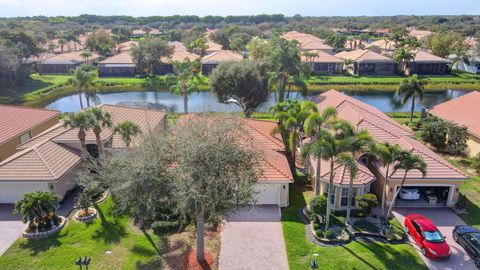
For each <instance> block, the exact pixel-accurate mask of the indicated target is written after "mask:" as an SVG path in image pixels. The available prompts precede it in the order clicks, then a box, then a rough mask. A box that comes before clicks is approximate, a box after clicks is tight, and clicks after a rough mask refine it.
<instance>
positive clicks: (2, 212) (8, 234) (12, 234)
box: [0, 204, 26, 256]
mask: <svg viewBox="0 0 480 270" xmlns="http://www.w3.org/2000/svg"><path fill="white" fill-rule="evenodd" d="M12 209H13V205H12V204H0V232H1V236H0V256H1V255H2V254H3V253H5V251H7V249H8V248H9V247H10V246H11V245H12V244H13V242H15V240H17V238H18V237H20V236H21V235H22V232H23V230H24V229H25V227H26V225H25V224H23V222H22V218H21V217H20V216H18V215H17V216H14V215H13V214H12Z"/></svg>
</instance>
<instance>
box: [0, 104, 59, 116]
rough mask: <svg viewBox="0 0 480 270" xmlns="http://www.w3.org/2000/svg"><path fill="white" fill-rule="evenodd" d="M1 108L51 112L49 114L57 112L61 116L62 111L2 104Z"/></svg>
mask: <svg viewBox="0 0 480 270" xmlns="http://www.w3.org/2000/svg"><path fill="white" fill-rule="evenodd" d="M0 107H10V108H17V109H25V110H35V111H49V112H56V113H57V114H60V111H57V110H53V109H45V108H34V107H25V106H16V105H10V104H0Z"/></svg>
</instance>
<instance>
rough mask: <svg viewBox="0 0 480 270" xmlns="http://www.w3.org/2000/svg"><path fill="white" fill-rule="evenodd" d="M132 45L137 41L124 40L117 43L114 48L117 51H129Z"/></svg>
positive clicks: (136, 43)
mask: <svg viewBox="0 0 480 270" xmlns="http://www.w3.org/2000/svg"><path fill="white" fill-rule="evenodd" d="M134 45H138V41H132V40H129V41H125V42H122V43H119V44H117V47H116V48H115V49H116V51H117V52H118V53H122V52H127V51H128V52H129V51H131V50H132V47H133V46H134Z"/></svg>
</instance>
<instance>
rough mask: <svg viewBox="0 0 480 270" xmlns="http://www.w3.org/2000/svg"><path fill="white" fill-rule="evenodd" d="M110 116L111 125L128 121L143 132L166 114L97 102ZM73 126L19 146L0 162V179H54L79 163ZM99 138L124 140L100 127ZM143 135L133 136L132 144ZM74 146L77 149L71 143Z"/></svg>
mask: <svg viewBox="0 0 480 270" xmlns="http://www.w3.org/2000/svg"><path fill="white" fill-rule="evenodd" d="M101 107H102V109H104V110H105V111H108V112H109V113H110V114H111V116H112V122H113V123H114V125H115V124H116V123H119V122H121V121H124V120H130V121H132V122H134V123H136V124H137V125H139V126H140V129H141V130H142V132H143V134H147V133H149V132H150V131H151V130H153V129H155V128H157V127H159V126H160V125H162V123H163V121H164V120H165V117H166V113H164V112H161V111H155V110H145V109H138V108H129V107H123V106H115V105H101ZM77 133H78V131H77V130H76V129H70V128H64V127H63V123H59V124H57V125H56V126H53V127H52V128H50V129H48V130H46V131H45V132H43V133H41V134H39V135H38V136H36V137H34V138H32V139H31V140H30V141H28V142H26V143H24V144H22V145H20V146H19V147H18V149H19V150H20V152H18V153H16V154H14V155H13V156H11V157H9V158H8V159H6V160H4V161H3V162H1V163H0V181H57V180H58V179H59V178H60V177H62V176H63V175H64V174H65V173H66V172H68V171H70V170H71V169H72V168H73V167H75V166H76V165H77V164H78V163H79V162H81V154H80V151H79V150H77V149H79V148H80V146H79V144H80V142H79V141H78V137H77ZM101 137H102V139H103V140H109V139H111V140H112V148H118V147H125V143H124V142H123V140H122V139H121V137H120V136H119V135H117V134H115V135H114V134H113V130H112V129H104V130H103V131H102V134H101ZM142 138H143V136H142V135H140V136H137V137H136V138H134V139H133V141H132V146H135V145H138V144H139V143H140V142H141V139H142ZM86 140H87V143H96V140H95V135H94V134H93V132H91V131H88V132H87V139H86ZM74 145H78V147H77V148H72V147H71V146H74Z"/></svg>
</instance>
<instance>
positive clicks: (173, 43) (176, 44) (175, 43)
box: [168, 41, 187, 51]
mask: <svg viewBox="0 0 480 270" xmlns="http://www.w3.org/2000/svg"><path fill="white" fill-rule="evenodd" d="M168 45H170V46H173V47H175V51H186V50H187V48H186V47H185V45H183V43H182V42H180V41H169V42H168Z"/></svg>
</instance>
